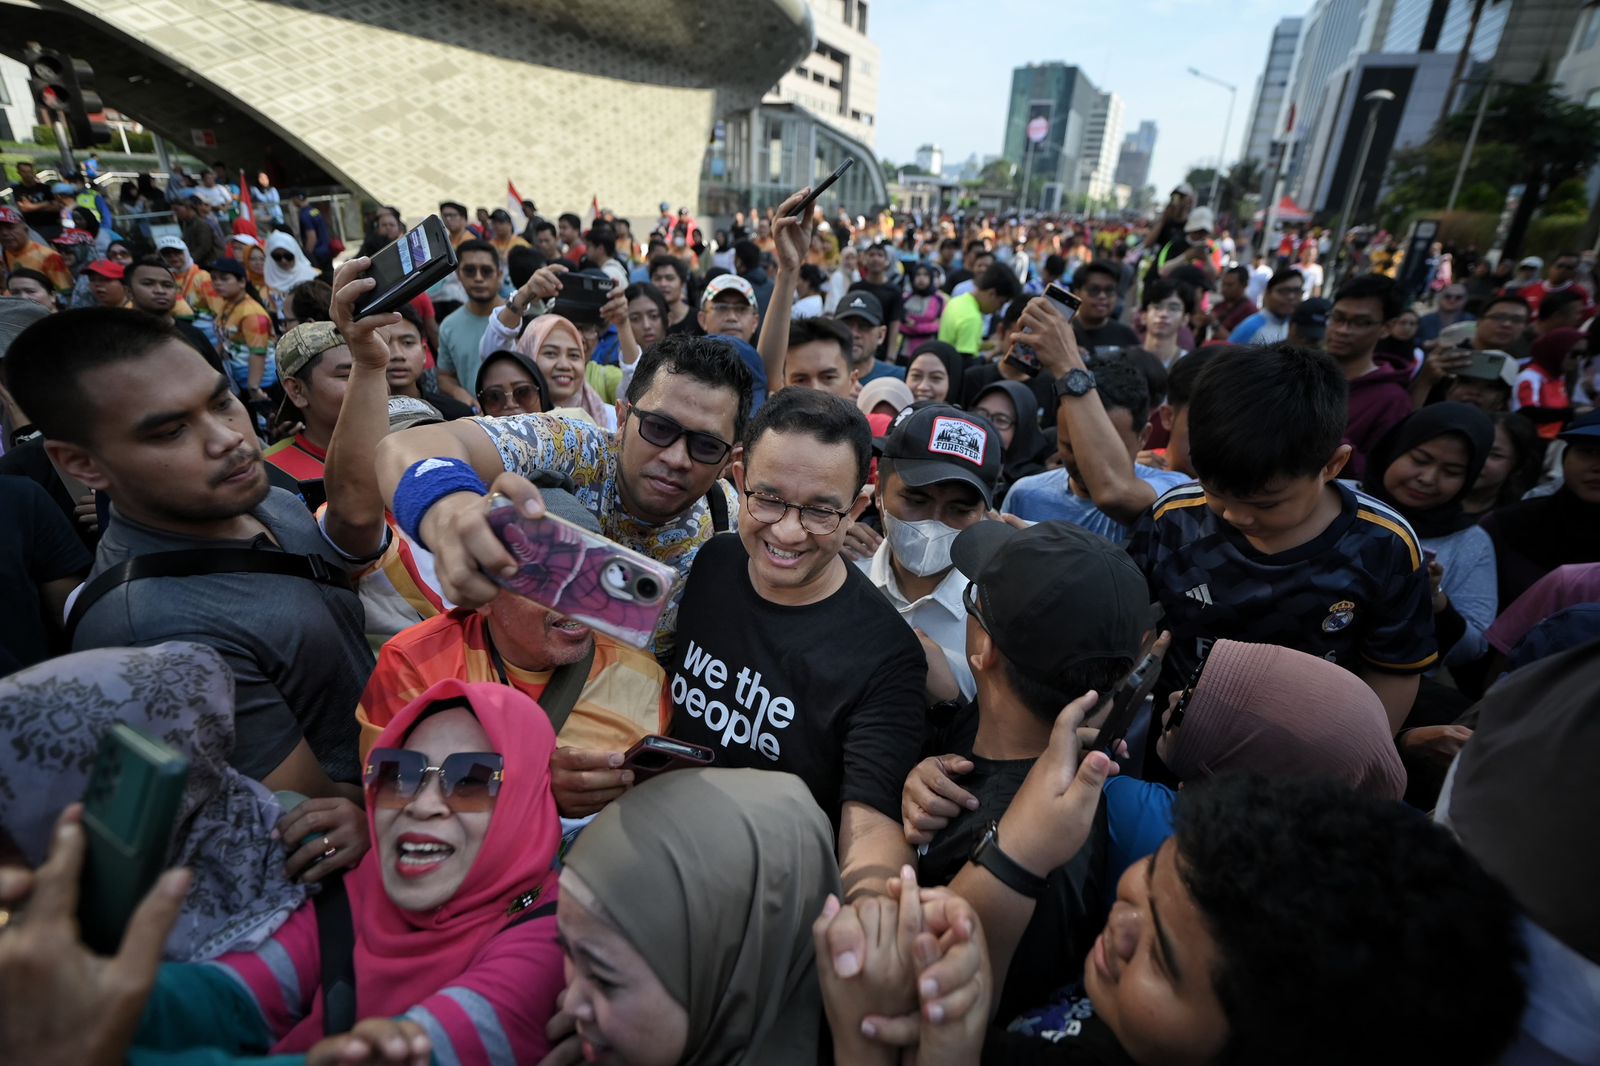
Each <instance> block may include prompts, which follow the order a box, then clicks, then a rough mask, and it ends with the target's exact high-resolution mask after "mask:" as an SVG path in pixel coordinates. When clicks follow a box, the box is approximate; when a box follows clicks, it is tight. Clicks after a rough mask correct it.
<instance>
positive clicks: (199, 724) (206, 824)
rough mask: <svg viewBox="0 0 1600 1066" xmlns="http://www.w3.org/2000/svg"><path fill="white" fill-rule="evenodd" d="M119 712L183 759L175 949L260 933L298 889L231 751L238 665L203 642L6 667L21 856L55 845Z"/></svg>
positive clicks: (193, 951) (0, 793)
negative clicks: (56, 828) (189, 878)
mask: <svg viewBox="0 0 1600 1066" xmlns="http://www.w3.org/2000/svg"><path fill="white" fill-rule="evenodd" d="M117 722H125V723H127V724H128V725H130V726H132V727H133V728H135V729H137V730H139V731H140V732H143V733H146V734H148V735H149V736H151V737H154V738H155V739H157V740H160V741H162V742H163V743H165V744H167V745H168V746H170V747H172V748H174V749H176V750H177V751H178V752H180V753H181V754H183V755H184V756H186V757H187V758H188V760H189V777H188V781H187V783H186V784H185V787H184V791H183V800H182V802H181V803H180V804H179V807H178V818H177V828H176V830H175V832H174V833H173V838H172V844H171V846H170V847H169V848H168V851H167V865H168V866H187V867H188V868H189V869H190V870H192V871H194V882H193V887H192V888H190V890H189V895H188V898H187V899H185V900H184V904H183V912H182V914H181V915H180V916H179V919H178V925H177V928H175V929H174V930H173V931H172V936H171V937H169V938H168V940H167V949H166V957H167V959H169V960H171V961H174V962H192V961H199V960H203V959H211V958H215V957H217V956H218V955H221V954H223V953H224V952H228V951H246V950H250V949H252V948H255V947H257V946H259V945H260V944H261V943H263V942H264V941H265V940H266V939H267V938H268V937H269V936H271V935H272V934H273V933H274V932H275V931H276V930H277V928H278V927H279V926H280V925H282V924H283V923H284V921H285V920H287V919H288V917H289V915H290V914H291V913H292V912H293V911H294V910H295V908H297V907H299V906H300V904H301V903H302V902H304V901H305V889H304V888H303V887H302V886H300V885H296V884H294V883H292V882H290V881H289V880H288V879H287V878H286V877H285V876H284V872H283V864H284V862H285V860H286V859H287V855H286V853H285V852H284V849H283V846H282V845H281V844H279V843H278V842H276V841H274V840H273V839H272V835H271V834H272V829H273V827H274V826H275V825H276V824H277V822H278V818H279V816H280V811H279V808H278V801H277V800H276V799H274V798H273V796H272V793H270V792H268V791H267V790H266V789H265V788H264V787H262V786H261V785H260V784H258V783H256V782H255V781H252V780H250V779H249V778H247V777H245V776H243V775H242V774H240V773H239V772H238V771H236V770H234V769H233V768H232V767H231V766H229V765H228V754H229V752H231V751H232V750H233V674H232V673H231V672H230V671H229V670H228V666H227V664H226V663H224V662H223V661H222V657H221V656H220V655H218V654H217V653H216V652H215V651H213V650H212V649H211V648H208V647H205V646H203V645H200V644H186V643H179V642H176V641H175V642H172V643H168V644H157V645H155V646H154V647H149V648H102V649H99V650H96V651H85V652H78V653H77V654H74V655H64V656H61V657H60V658H57V659H51V660H48V661H47V662H43V663H40V664H39V665H37V666H34V667H30V668H29V669H26V670H22V671H19V672H17V673H15V674H12V675H11V676H10V677H6V678H3V679H0V826H4V828H5V830H6V832H8V833H10V835H11V836H12V838H13V839H14V840H15V841H16V843H17V845H18V846H19V847H20V848H21V849H22V853H23V855H24V856H26V858H27V860H28V862H29V863H30V864H32V865H34V866H38V865H39V864H40V863H42V862H43V861H44V858H45V855H46V853H47V852H48V851H49V849H50V836H51V827H52V826H53V825H54V823H55V819H56V816H57V815H59V814H60V813H61V809H62V808H63V807H65V806H67V805H68V804H69V803H75V802H77V801H78V800H80V799H82V798H83V793H84V789H85V787H86V786H87V784H88V781H89V773H90V770H91V769H92V767H93V765H94V757H95V753H96V752H97V751H98V750H99V746H100V738H101V737H102V736H104V735H105V733H106V731H107V730H108V729H110V727H111V726H112V725H114V724H115V723H117Z"/></svg>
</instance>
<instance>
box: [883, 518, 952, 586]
mask: <svg viewBox="0 0 1600 1066" xmlns="http://www.w3.org/2000/svg"><path fill="white" fill-rule="evenodd" d="M879 509H880V510H881V511H882V512H883V528H884V532H885V534H886V535H887V536H888V539H889V550H890V551H892V552H894V557H895V558H896V559H898V560H899V561H900V565H901V566H903V567H905V568H906V569H907V570H909V571H911V572H912V573H913V574H916V575H917V576H918V577H930V576H932V575H933V574H937V573H938V572H939V571H941V570H948V569H949V568H950V567H951V565H952V564H951V562H950V545H951V543H952V542H953V541H954V540H955V539H956V535H957V534H958V533H960V532H961V530H959V529H951V528H950V527H949V526H947V525H945V524H944V523H943V522H938V521H935V520H933V519H931V518H930V519H928V520H927V521H923V522H902V521H900V520H899V519H898V518H896V517H895V516H894V515H892V514H890V513H889V511H888V508H879Z"/></svg>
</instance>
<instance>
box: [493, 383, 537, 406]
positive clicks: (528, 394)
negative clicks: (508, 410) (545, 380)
mask: <svg viewBox="0 0 1600 1066" xmlns="http://www.w3.org/2000/svg"><path fill="white" fill-rule="evenodd" d="M534 397H538V399H539V406H540V407H543V406H544V393H542V392H540V391H539V386H537V385H533V384H523V385H513V386H512V387H511V390H510V392H509V393H507V391H506V389H505V387H504V386H502V385H491V386H489V387H488V388H486V389H484V390H483V391H481V392H479V393H478V403H479V404H480V405H481V406H482V407H483V408H484V409H485V410H488V409H489V408H491V407H494V408H500V407H504V406H505V405H506V404H508V403H510V404H514V405H515V406H517V407H522V408H526V407H529V406H531V405H532V403H533V400H534Z"/></svg>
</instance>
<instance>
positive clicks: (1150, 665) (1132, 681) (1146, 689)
mask: <svg viewBox="0 0 1600 1066" xmlns="http://www.w3.org/2000/svg"><path fill="white" fill-rule="evenodd" d="M1160 676H1161V656H1159V655H1157V654H1156V653H1155V652H1154V651H1148V650H1147V651H1146V652H1145V653H1144V656H1143V658H1141V659H1140V660H1139V664H1138V665H1137V666H1135V667H1134V668H1133V669H1132V670H1131V671H1129V672H1128V676H1127V677H1125V678H1123V679H1122V683H1121V684H1119V685H1118V686H1117V688H1116V691H1115V692H1113V693H1112V695H1111V711H1110V713H1108V714H1107V715H1106V720H1105V721H1104V722H1102V723H1100V735H1099V736H1098V737H1096V738H1095V742H1094V749H1093V750H1095V751H1103V752H1105V753H1106V754H1108V755H1112V754H1113V752H1114V750H1115V748H1116V745H1117V742H1118V741H1119V740H1122V739H1123V738H1124V737H1126V736H1127V735H1128V728H1129V727H1130V726H1131V725H1133V720H1134V718H1135V716H1137V715H1138V713H1139V712H1140V711H1141V710H1143V709H1144V701H1145V698H1146V697H1148V696H1149V695H1150V693H1151V691H1152V690H1153V689H1154V688H1155V687H1156V679H1157V678H1158V677H1160ZM1113 757H1115V756H1114V755H1113Z"/></svg>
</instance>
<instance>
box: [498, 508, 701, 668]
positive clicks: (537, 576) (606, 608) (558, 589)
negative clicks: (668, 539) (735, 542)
mask: <svg viewBox="0 0 1600 1066" xmlns="http://www.w3.org/2000/svg"><path fill="white" fill-rule="evenodd" d="M489 527H490V528H491V529H493V530H494V533H495V536H497V537H499V538H500V543H502V544H504V545H505V546H506V550H507V551H509V552H510V553H511V555H512V557H513V558H514V559H516V560H517V572H516V573H515V574H514V575H512V576H511V577H508V578H502V577H495V578H494V580H495V581H496V582H498V583H499V584H500V586H501V587H502V588H505V589H509V590H510V591H512V592H515V593H516V594H517V595H518V596H526V597H527V598H528V599H530V600H532V601H534V602H535V603H538V604H542V605H543V606H545V607H548V608H550V610H552V611H554V612H556V613H557V614H559V615H562V616H564V617H566V618H570V619H572V620H573V621H575V622H582V623H583V624H584V625H587V626H591V627H593V628H595V629H598V630H600V632H602V633H609V634H611V635H612V636H613V637H616V638H617V639H618V640H620V641H622V642H623V643H625V644H631V645H633V646H634V647H636V648H643V647H646V646H648V645H649V643H650V641H651V639H652V638H653V637H654V636H655V632H656V624H657V623H658V622H659V621H660V620H661V615H662V613H663V612H664V611H666V609H667V604H668V602H669V601H670V600H671V597H672V583H673V582H674V581H675V580H676V579H677V576H678V575H677V573H676V571H674V570H673V569H672V568H671V567H670V566H667V565H666V564H665V563H658V562H656V561H655V560H654V559H652V558H650V557H649V556H647V555H641V554H639V553H638V552H636V551H630V550H629V549H627V548H624V547H622V546H621V545H620V544H615V543H613V542H612V541H609V540H607V539H606V538H605V537H602V536H600V535H599V534H598V533H590V532H589V531H588V530H586V529H581V528H579V527H578V526H575V525H573V524H572V523H571V522H567V521H564V520H563V519H560V518H557V517H555V516H554V515H549V514H547V515H545V516H544V517H543V518H529V517H527V516H526V515H524V514H522V513H521V512H520V511H518V510H517V507H516V505H515V504H513V503H512V502H511V501H510V500H506V499H500V500H496V501H495V502H494V504H493V506H491V507H490V508H489Z"/></svg>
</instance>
